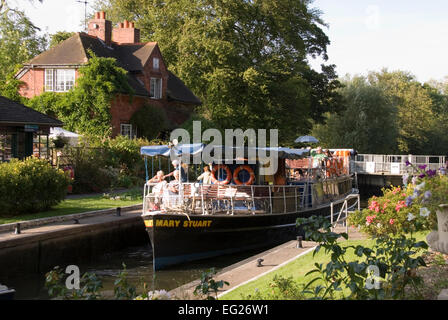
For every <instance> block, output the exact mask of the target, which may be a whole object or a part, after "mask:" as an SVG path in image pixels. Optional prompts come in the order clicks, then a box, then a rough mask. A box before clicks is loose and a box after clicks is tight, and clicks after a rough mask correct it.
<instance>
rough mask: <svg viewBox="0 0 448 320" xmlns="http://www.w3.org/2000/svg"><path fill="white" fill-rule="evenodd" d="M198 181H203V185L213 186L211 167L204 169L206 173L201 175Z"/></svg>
mask: <svg viewBox="0 0 448 320" xmlns="http://www.w3.org/2000/svg"><path fill="white" fill-rule="evenodd" d="M196 180H198V181H199V180H202V183H203V184H212V173H211V172H210V168H209V166H205V167H204V173H203V174H201V175H200V176H199V177H198V178H197V179H196Z"/></svg>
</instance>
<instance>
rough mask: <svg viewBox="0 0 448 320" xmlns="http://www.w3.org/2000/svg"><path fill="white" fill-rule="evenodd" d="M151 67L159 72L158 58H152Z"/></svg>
mask: <svg viewBox="0 0 448 320" xmlns="http://www.w3.org/2000/svg"><path fill="white" fill-rule="evenodd" d="M152 67H153V69H154V70H159V58H152Z"/></svg>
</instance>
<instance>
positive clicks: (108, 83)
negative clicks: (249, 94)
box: [26, 51, 134, 136]
mask: <svg viewBox="0 0 448 320" xmlns="http://www.w3.org/2000/svg"><path fill="white" fill-rule="evenodd" d="M88 53H89V56H90V59H89V62H88V63H87V64H86V65H84V66H82V67H81V68H79V70H78V71H79V74H80V76H79V78H78V79H77V83H76V85H75V87H74V88H73V89H71V90H70V91H68V92H65V93H56V92H44V93H43V94H41V95H39V96H36V97H34V98H32V99H30V100H28V101H27V102H26V104H27V105H28V106H29V107H31V108H33V109H35V110H37V111H39V112H43V113H45V114H48V115H51V116H54V117H57V118H58V119H59V120H61V121H62V122H64V127H65V128H66V129H67V130H70V131H76V132H78V133H81V134H93V135H99V136H109V135H110V134H111V114H110V103H111V100H112V99H113V97H114V96H115V95H116V94H117V93H124V94H128V95H129V99H130V100H131V101H132V96H133V94H134V90H133V89H132V88H131V87H130V85H129V83H128V80H127V71H126V70H124V69H123V68H120V67H119V66H118V65H117V63H116V60H115V59H113V58H103V57H97V56H95V55H94V54H93V52H91V51H89V52H88Z"/></svg>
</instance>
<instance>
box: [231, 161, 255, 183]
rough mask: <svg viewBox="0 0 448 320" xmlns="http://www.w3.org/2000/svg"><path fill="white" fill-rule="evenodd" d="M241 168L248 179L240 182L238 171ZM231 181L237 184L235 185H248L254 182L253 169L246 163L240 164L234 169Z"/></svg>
mask: <svg viewBox="0 0 448 320" xmlns="http://www.w3.org/2000/svg"><path fill="white" fill-rule="evenodd" d="M241 170H246V171H247V172H248V173H249V175H250V177H249V180H247V181H246V182H241V181H240V179H239V177H238V174H239V173H240V171H241ZM233 181H234V182H235V183H236V184H237V185H244V186H249V185H251V184H253V183H254V181H255V173H254V170H252V168H251V167H249V166H248V165H241V166H239V167H238V168H236V169H235V171H234V172H233Z"/></svg>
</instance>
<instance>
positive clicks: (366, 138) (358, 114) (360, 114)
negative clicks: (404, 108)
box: [313, 77, 397, 154]
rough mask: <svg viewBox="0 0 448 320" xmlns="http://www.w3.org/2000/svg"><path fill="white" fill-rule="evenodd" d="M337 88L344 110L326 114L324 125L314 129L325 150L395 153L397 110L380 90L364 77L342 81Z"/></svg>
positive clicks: (314, 133)
mask: <svg viewBox="0 0 448 320" xmlns="http://www.w3.org/2000/svg"><path fill="white" fill-rule="evenodd" d="M344 85H345V87H344V88H342V89H340V93H341V95H342V97H343V98H344V101H345V103H346V106H347V109H346V110H345V111H344V112H343V113H341V114H340V115H338V114H336V113H332V114H326V124H324V125H316V126H315V127H314V128H313V135H315V136H316V137H317V138H319V140H320V141H321V143H322V144H323V145H325V146H327V147H333V148H335V147H338V148H355V149H356V150H357V151H358V152H360V153H379V154H388V153H394V152H395V151H396V145H397V129H396V116H397V115H396V111H395V109H394V107H393V104H392V103H391V101H390V100H389V99H388V98H387V97H386V96H385V94H384V93H383V91H382V90H381V88H379V87H377V86H373V85H369V84H368V83H367V81H366V79H365V78H364V77H354V78H353V79H347V80H346V81H345V82H344Z"/></svg>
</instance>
